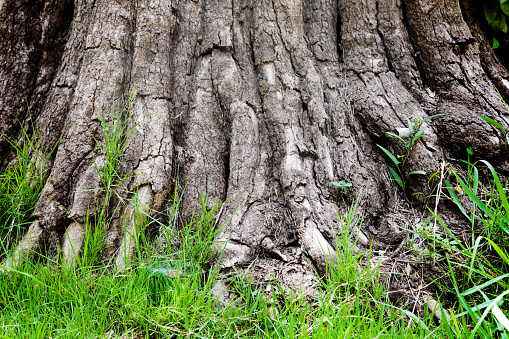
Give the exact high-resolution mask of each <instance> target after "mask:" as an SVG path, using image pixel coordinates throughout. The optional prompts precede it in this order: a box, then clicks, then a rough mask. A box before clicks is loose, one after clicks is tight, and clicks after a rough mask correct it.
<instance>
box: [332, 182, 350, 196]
mask: <svg viewBox="0 0 509 339" xmlns="http://www.w3.org/2000/svg"><path fill="white" fill-rule="evenodd" d="M332 184H333V185H334V186H336V187H339V188H340V189H341V194H345V188H347V187H352V184H351V183H349V182H345V181H333V182H332Z"/></svg>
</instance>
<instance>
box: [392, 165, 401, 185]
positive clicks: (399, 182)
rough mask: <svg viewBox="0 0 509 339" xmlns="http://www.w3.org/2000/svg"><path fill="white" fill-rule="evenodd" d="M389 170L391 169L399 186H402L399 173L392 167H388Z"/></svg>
mask: <svg viewBox="0 0 509 339" xmlns="http://www.w3.org/2000/svg"><path fill="white" fill-rule="evenodd" d="M389 171H391V174H392V176H393V178H394V181H396V182H397V183H398V185H399V186H401V188H403V180H401V177H400V176H399V174H398V173H396V171H395V170H394V169H393V168H392V167H389Z"/></svg>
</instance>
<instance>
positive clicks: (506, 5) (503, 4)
mask: <svg viewBox="0 0 509 339" xmlns="http://www.w3.org/2000/svg"><path fill="white" fill-rule="evenodd" d="M500 8H501V9H502V12H504V14H505V15H507V16H509V1H500Z"/></svg>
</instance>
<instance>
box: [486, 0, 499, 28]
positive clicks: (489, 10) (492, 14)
mask: <svg viewBox="0 0 509 339" xmlns="http://www.w3.org/2000/svg"><path fill="white" fill-rule="evenodd" d="M484 15H485V16H486V20H487V21H488V23H489V24H490V25H491V24H492V22H494V21H495V20H496V18H497V6H495V5H494V4H493V3H491V2H487V3H485V4H484Z"/></svg>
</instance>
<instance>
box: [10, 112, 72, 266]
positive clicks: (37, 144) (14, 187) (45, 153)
mask: <svg viewBox="0 0 509 339" xmlns="http://www.w3.org/2000/svg"><path fill="white" fill-rule="evenodd" d="M28 113H29V116H30V118H31V116H32V115H31V112H30V107H28ZM30 121H31V120H30ZM19 124H20V126H21V133H22V134H21V138H20V139H21V140H20V141H18V140H14V139H13V138H11V137H9V136H7V135H3V134H2V135H1V136H2V138H4V139H5V140H6V141H7V142H8V143H9V144H10V145H11V147H12V148H13V149H14V151H15V153H16V158H15V159H14V160H13V161H12V162H11V163H10V164H9V165H8V167H7V169H6V171H5V172H3V173H0V257H1V256H2V255H3V254H4V253H6V251H7V250H8V249H9V248H11V247H12V245H13V243H15V242H16V241H17V240H18V239H19V238H20V236H21V235H22V234H23V231H24V229H25V228H26V227H27V221H28V218H29V217H30V215H31V213H32V211H33V209H34V207H35V204H36V203H37V201H38V200H39V196H40V195H41V193H42V190H43V189H44V186H45V184H46V179H47V175H48V168H47V164H48V161H49V159H50V157H51V155H52V154H53V152H54V150H55V149H56V147H57V145H58V142H60V139H61V137H62V135H63V134H62V135H61V136H60V138H59V139H58V141H57V143H56V144H55V145H54V147H53V148H52V149H44V147H43V146H42V139H41V136H40V134H39V131H38V130H37V128H35V127H34V126H33V125H32V126H31V130H32V132H33V133H32V134H33V135H32V136H29V134H28V131H27V130H25V128H24V127H23V125H22V123H21V122H19Z"/></svg>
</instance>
